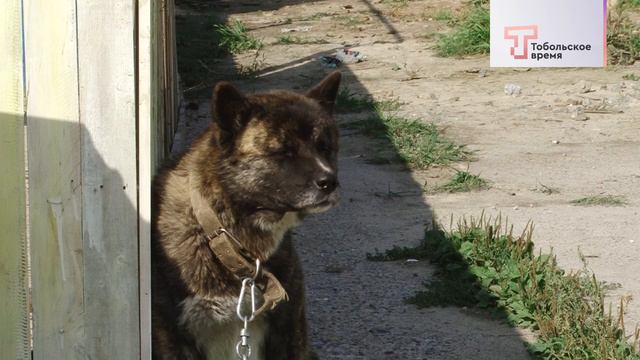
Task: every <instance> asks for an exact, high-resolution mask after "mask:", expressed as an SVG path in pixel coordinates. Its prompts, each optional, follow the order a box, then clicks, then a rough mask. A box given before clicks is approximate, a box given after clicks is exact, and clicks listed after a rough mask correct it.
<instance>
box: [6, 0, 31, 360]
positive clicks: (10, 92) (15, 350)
mask: <svg viewBox="0 0 640 360" xmlns="http://www.w3.org/2000/svg"><path fill="white" fill-rule="evenodd" d="M0 6H1V8H2V11H1V12H0V24H3V25H2V26H3V28H4V29H3V31H1V32H0V54H3V65H2V66H0V94H2V95H0V154H2V155H1V156H2V171H0V199H2V206H1V207H0V229H1V230H0V234H1V235H0V324H2V325H0V349H2V357H3V358H6V359H28V358H29V354H30V348H29V337H30V332H29V317H28V297H27V294H28V279H27V245H26V234H25V233H26V231H25V229H26V227H25V163H24V115H23V114H24V110H23V91H22V89H23V83H22V38H21V33H22V21H21V14H20V2H18V1H2V3H1V5H0Z"/></svg>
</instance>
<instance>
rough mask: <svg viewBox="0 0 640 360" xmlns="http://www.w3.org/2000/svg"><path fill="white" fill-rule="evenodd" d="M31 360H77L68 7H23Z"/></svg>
mask: <svg viewBox="0 0 640 360" xmlns="http://www.w3.org/2000/svg"><path fill="white" fill-rule="evenodd" d="M24 6H25V15H24V16H25V58H26V73H27V124H28V129H27V132H28V134H27V135H28V140H27V142H28V153H29V154H28V156H29V200H30V202H29V214H30V236H31V262H32V266H31V268H32V288H33V290H32V292H33V319H34V329H33V334H34V339H33V344H34V358H35V359H84V358H86V349H85V347H84V329H83V325H84V312H85V310H84V304H85V299H84V296H83V294H84V283H83V271H82V268H83V263H84V258H83V250H84V249H83V244H82V227H81V226H82V208H81V205H82V194H81V188H80V183H81V176H80V170H81V169H80V163H81V157H80V136H81V128H80V121H79V117H78V82H77V58H76V51H77V48H76V23H75V18H76V13H75V4H74V2H73V1H64V0H24Z"/></svg>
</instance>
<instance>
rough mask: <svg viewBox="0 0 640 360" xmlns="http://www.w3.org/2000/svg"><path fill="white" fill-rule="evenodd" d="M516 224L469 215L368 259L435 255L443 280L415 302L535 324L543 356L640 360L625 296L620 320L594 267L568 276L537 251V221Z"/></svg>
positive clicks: (535, 349) (536, 349)
mask: <svg viewBox="0 0 640 360" xmlns="http://www.w3.org/2000/svg"><path fill="white" fill-rule="evenodd" d="M512 229H513V227H509V226H508V224H503V223H502V220H501V218H498V219H497V220H495V221H493V222H492V221H491V220H490V219H485V218H484V217H483V216H481V217H480V219H478V220H474V219H470V220H469V221H467V220H466V219H463V220H462V221H460V222H459V223H458V226H457V229H455V230H452V231H450V232H448V233H445V232H443V231H440V230H438V229H435V230H429V231H427V232H426V234H425V239H424V241H423V242H422V243H421V244H420V245H418V246H416V247H413V248H407V247H394V248H393V249H391V250H387V251H385V252H379V251H377V250H376V253H374V254H367V257H368V259H369V260H372V261H388V260H400V259H407V258H417V259H428V260H430V261H431V262H432V263H434V264H436V265H437V267H438V273H437V274H436V275H437V277H438V279H437V280H435V281H432V282H430V283H428V284H426V287H427V289H426V290H424V291H420V292H418V293H416V294H415V296H413V297H411V298H409V299H407V302H409V303H412V304H415V305H417V306H418V307H430V306H451V305H456V306H467V307H476V308H481V309H486V310H488V311H491V312H492V313H493V314H494V315H496V316H499V317H502V318H505V319H506V320H507V321H508V322H509V323H510V324H512V325H514V326H521V327H528V328H531V329H532V330H534V331H535V332H536V333H537V335H538V339H537V341H536V342H535V343H533V344H528V349H529V351H530V352H531V353H533V354H534V355H535V356H536V357H537V358H542V359H612V360H613V359H615V360H623V359H624V360H638V359H640V355H639V354H638V349H637V348H636V347H637V344H638V339H639V337H640V330H639V329H638V328H637V327H636V331H635V337H634V339H633V340H634V345H632V344H630V343H629V342H628V341H627V340H628V339H627V337H626V335H625V329H624V322H623V321H622V313H623V310H624V306H626V302H625V300H624V299H622V300H621V303H620V310H619V311H620V312H619V314H618V316H616V317H612V311H611V307H609V311H608V312H607V311H606V310H605V300H604V299H605V293H606V286H604V284H603V283H602V282H600V281H598V280H597V279H596V277H595V276H594V275H593V274H592V273H591V272H589V271H588V270H587V269H586V267H585V268H584V269H582V270H580V271H576V272H571V273H566V272H565V271H564V270H562V269H561V268H559V267H558V265H557V263H556V259H555V257H554V256H552V255H549V254H541V253H540V254H538V255H536V254H535V252H534V250H533V249H534V244H533V242H532V241H531V237H532V232H533V226H532V225H531V224H529V225H528V226H527V227H526V228H525V229H524V231H523V232H522V234H520V235H517V234H514V233H513V230H512Z"/></svg>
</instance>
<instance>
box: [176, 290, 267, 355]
mask: <svg viewBox="0 0 640 360" xmlns="http://www.w3.org/2000/svg"><path fill="white" fill-rule="evenodd" d="M236 304H237V302H236V300H235V299H233V298H218V299H203V298H200V297H197V296H196V297H189V298H187V299H185V300H184V301H183V302H182V314H181V316H180V324H181V325H182V326H183V327H184V328H185V329H186V330H187V331H189V332H190V333H191V335H192V336H193V337H194V339H195V341H196V344H197V345H198V347H199V348H200V349H201V351H202V352H203V353H204V354H206V357H207V359H208V360H232V359H237V358H238V357H237V355H236V350H235V349H236V344H237V342H238V341H239V340H240V337H239V335H240V330H241V329H242V325H243V324H242V322H241V321H240V320H239V319H238V317H237V316H236ZM266 330H267V326H266V322H265V320H264V318H263V317H257V318H256V319H254V320H253V321H252V322H250V323H249V335H250V337H249V343H250V345H251V359H255V360H262V359H263V358H264V355H263V353H264V352H263V347H264V338H265V336H266Z"/></svg>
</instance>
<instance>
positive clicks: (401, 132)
mask: <svg viewBox="0 0 640 360" xmlns="http://www.w3.org/2000/svg"><path fill="white" fill-rule="evenodd" d="M346 126H348V128H351V129H358V130H360V132H361V133H362V134H364V135H367V136H371V137H373V138H378V139H383V140H385V141H387V142H389V143H390V144H391V145H392V146H393V147H394V149H395V151H396V153H397V154H398V157H399V159H400V160H401V161H402V162H404V163H405V164H407V166H409V167H410V168H413V169H426V168H428V167H430V166H442V165H448V164H450V163H453V162H458V161H469V160H471V159H472V157H471V155H472V154H471V152H470V151H469V150H467V149H466V148H465V146H464V145H457V144H455V143H454V142H452V141H451V140H449V139H447V138H445V137H444V136H443V135H442V131H441V130H440V129H438V128H437V127H436V126H435V125H434V124H431V123H425V122H422V121H420V120H416V119H409V118H405V117H401V116H398V115H395V114H392V113H386V112H378V113H377V114H376V115H375V116H373V117H370V118H367V119H365V120H360V121H354V122H351V123H349V124H347V125H346Z"/></svg>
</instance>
